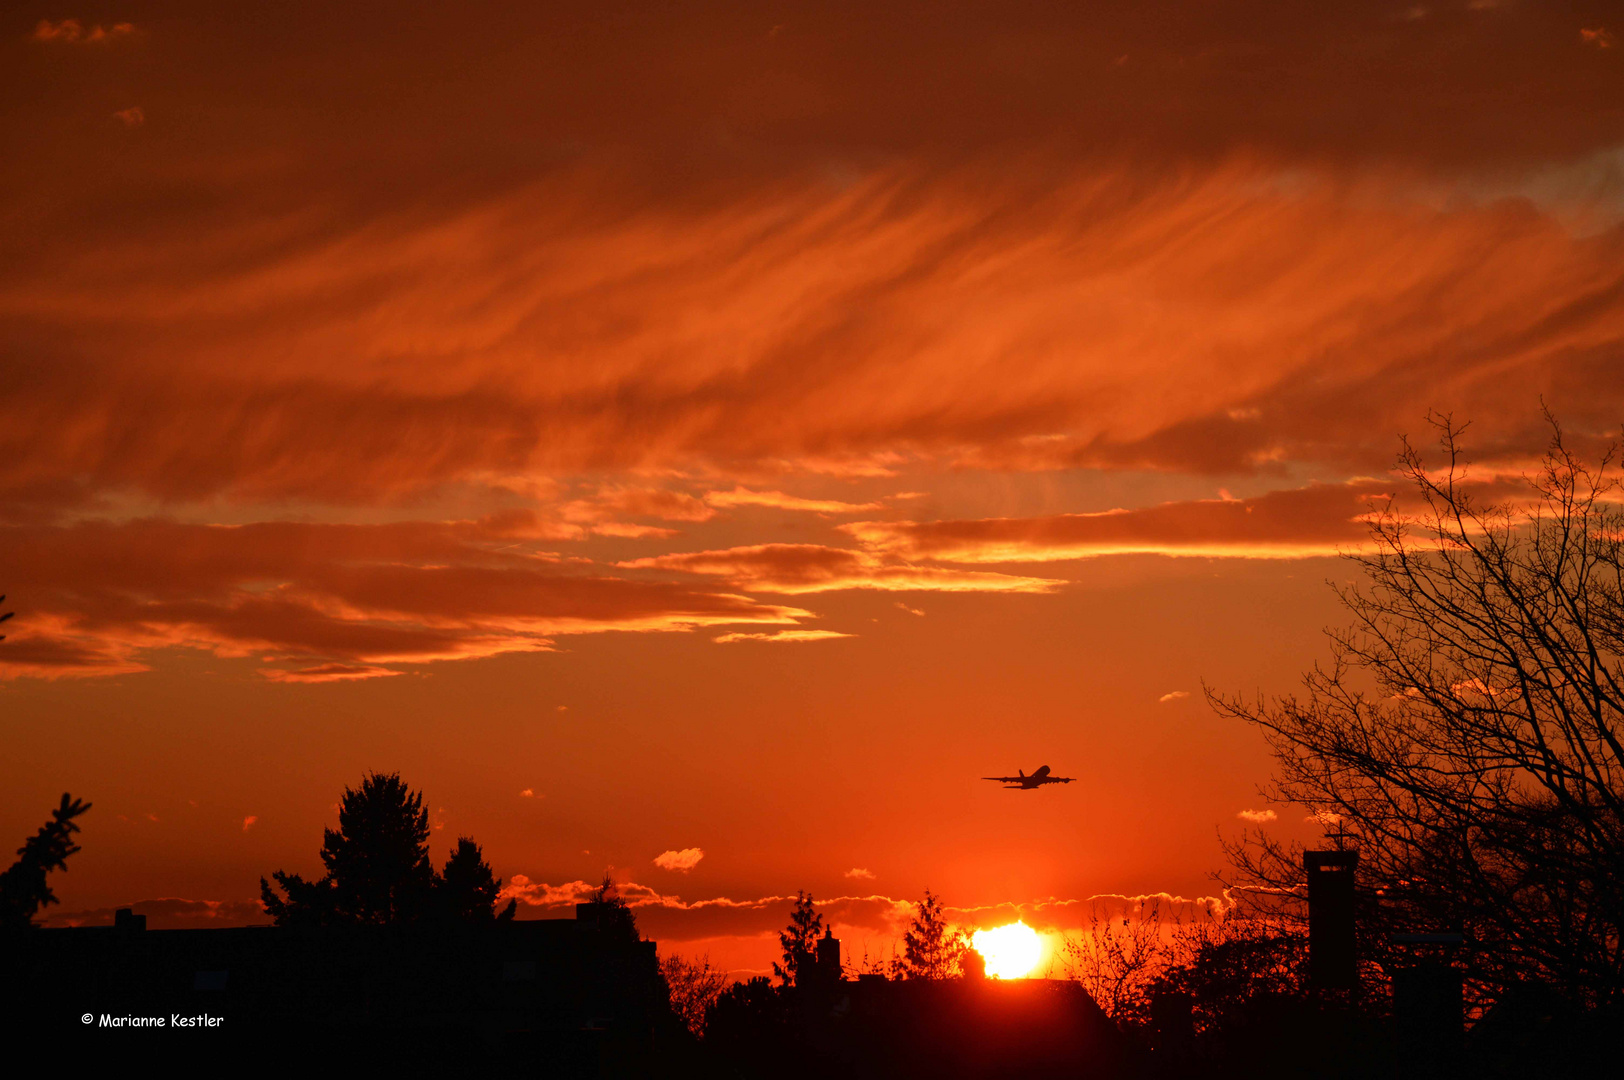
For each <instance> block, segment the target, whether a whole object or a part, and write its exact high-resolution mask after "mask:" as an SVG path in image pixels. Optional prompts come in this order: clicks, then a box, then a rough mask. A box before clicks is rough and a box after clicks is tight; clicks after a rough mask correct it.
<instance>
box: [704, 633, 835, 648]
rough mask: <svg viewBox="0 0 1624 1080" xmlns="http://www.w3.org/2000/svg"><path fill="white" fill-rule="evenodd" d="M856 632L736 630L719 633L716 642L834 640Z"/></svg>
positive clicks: (729, 643)
mask: <svg viewBox="0 0 1624 1080" xmlns="http://www.w3.org/2000/svg"><path fill="white" fill-rule="evenodd" d="M856 636H857V635H856V634H842V633H838V632H837V631H834V630H775V631H772V632H770V633H745V632H739V631H735V632H734V633H731V634H718V635H717V636H716V637H715V639H714V640H715V642H716V644H718V645H732V644H735V643H737V642H740V641H777V642H790V643H794V642H806V641H833V640H834V639H835V638H849V637H856Z"/></svg>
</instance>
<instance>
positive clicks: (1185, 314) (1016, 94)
mask: <svg viewBox="0 0 1624 1080" xmlns="http://www.w3.org/2000/svg"><path fill="white" fill-rule="evenodd" d="M335 8H336V10H335ZM876 8H881V9H883V10H878V11H877V10H876ZM1621 36H1624V20H1621V19H1620V18H1619V15H1618V11H1617V8H1616V6H1614V5H1611V4H1607V3H1592V4H1583V3H1572V4H1536V3H1533V2H1531V0H1450V2H1448V3H1435V4H1422V5H1408V4H1401V3H1347V4H1337V5H1314V4H1307V5H1305V4H1302V3H1297V2H1286V0H1279V2H1258V0H1252V2H1237V3H1224V4H1218V3H1207V2H1189V3H1183V4H1146V3H1142V2H1133V3H1128V2H1122V3H1108V4H1101V5H1076V4H1049V5H1044V4H1000V5H971V4H959V3H931V4H893V5H875V4H871V3H870V4H852V5H840V4H817V5H802V4H773V3H749V4H746V3H738V4H705V5H667V4H647V5H636V4H625V5H617V4H612V3H594V4H582V5H570V4H562V3H554V4H545V5H526V4H457V5H424V4H405V5H399V6H397V7H396V8H394V9H391V10H390V11H389V12H387V13H383V12H380V11H377V10H374V9H373V8H371V7H367V6H361V5H357V6H353V7H352V6H348V5H336V6H335V5H330V4H317V3H282V4H277V5H274V6H272V7H270V8H267V9H264V10H256V11H254V12H252V13H250V12H247V11H246V10H244V9H242V8H240V7H239V6H234V5H224V6H222V5H218V4H202V3H196V2H191V3H179V2H177V3H130V4H124V5H95V4H81V5H79V6H77V7H70V8H50V7H37V6H36V7H31V6H30V5H28V4H24V5H22V6H21V7H17V6H13V8H12V9H10V10H8V13H7V14H6V15H5V16H4V19H3V21H0V88H3V91H4V92H3V93H0V138H3V140H4V141H3V143H0V194H3V201H0V206H3V207H4V209H3V210H0V215H3V217H0V220H3V222H4V228H3V229H0V391H3V392H0V574H3V580H0V591H5V592H6V593H8V594H9V595H10V600H9V604H10V606H11V607H14V608H15V609H16V611H17V617H16V618H15V619H14V620H13V621H12V622H10V623H8V624H7V630H8V631H10V636H9V637H8V639H7V640H6V641H5V642H4V643H3V644H0V717H3V719H0V723H3V725H4V729H3V730H4V736H3V737H4V741H5V748H6V753H4V754H0V790H3V791H4V793H5V794H4V795H3V796H0V835H6V836H16V837H17V838H18V839H19V842H20V839H21V837H23V836H24V835H26V834H27V833H28V832H29V831H31V830H32V829H34V828H35V827H37V825H38V824H39V821H40V820H42V819H43V816H44V814H45V813H46V810H47V808H48V807H49V806H50V805H51V804H53V803H54V802H55V800H56V798H57V797H58V796H59V795H60V793H61V792H62V791H63V790H71V791H72V792H73V793H74V794H75V795H82V796H84V797H86V798H88V799H90V800H91V801H92V802H93V803H94V804H95V809H94V811H93V812H92V814H91V816H90V817H89V818H87V819H86V825H85V834H84V851H83V852H82V853H81V854H80V855H78V856H75V858H74V861H73V863H72V869H71V870H70V871H69V872H68V873H66V874H64V875H60V876H59V877H58V878H56V879H54V882H53V884H54V887H55V888H56V890H57V892H58V894H59V895H60V896H61V897H62V899H63V905H62V907H61V908H59V909H56V910H57V912H58V913H59V914H60V915H64V916H68V917H75V918H88V917H93V916H92V915H86V914H85V913H98V912H102V913H104V912H105V909H109V908H111V907H114V906H118V905H123V904H128V903H132V902H155V901H158V900H163V901H164V902H163V903H162V904H157V903H149V904H148V905H147V909H148V910H149V911H151V912H152V914H153V915H154V918H155V920H156V921H155V925H156V924H160V923H167V924H169V925H183V924H184V925H192V924H197V923H198V922H199V921H204V920H211V919H212V920H214V921H216V922H229V921H241V920H242V919H244V918H252V917H253V913H254V910H255V905H254V904H253V903H252V901H253V898H254V896H255V893H256V887H257V878H258V876H259V875H260V874H261V873H265V872H268V871H270V870H272V869H276V868H287V869H296V870H302V871H307V872H308V871H310V870H312V869H314V868H315V866H316V865H317V860H316V850H317V848H318V846H319V839H320V830H321V828H322V826H323V825H324V824H329V823H331V820H332V818H333V816H334V815H333V811H332V806H333V804H334V803H335V802H336V800H337V797H338V795H339V793H340V792H341V790H342V788H343V786H344V785H345V784H346V783H350V784H353V783H355V782H356V781H357V780H358V779H359V777H360V776H361V774H362V773H363V772H364V771H366V770H369V769H381V770H399V771H400V772H402V774H403V775H404V776H405V777H406V778H407V779H408V780H409V781H410V782H411V783H412V784H414V785H416V786H419V787H421V788H423V789H424V790H425V791H426V792H427V793H428V798H429V802H430V804H431V805H432V806H433V807H434V821H435V823H436V829H437V831H436V833H435V839H434V843H435V852H436V856H437V857H438V858H443V857H444V853H445V850H446V849H447V848H448V847H449V846H450V844H451V843H452V842H453V841H454V840H455V838H456V836H457V835H458V834H459V833H471V834H472V835H474V836H475V837H476V838H477V839H478V840H479V841H480V842H481V843H483V844H484V845H485V848H486V851H487V854H488V855H489V857H490V859H491V861H492V863H493V865H494V867H495V869H496V871H497V873H498V874H500V875H502V876H504V877H508V878H510V879H514V880H516V881H517V882H518V886H519V887H518V889H517V895H520V896H521V897H522V898H523V899H525V900H526V901H528V902H530V906H528V907H527V908H526V909H525V910H526V912H527V913H528V914H531V915H536V916H539V915H554V914H559V913H561V912H562V911H563V909H562V908H560V907H558V906H556V905H558V904H562V903H565V902H569V901H571V900H573V898H574V897H575V896H576V894H577V893H579V891H580V887H579V886H578V885H576V884H572V883H578V882H582V881H587V882H590V881H593V880H596V878H597V877H598V876H599V875H601V873H602V872H603V870H604V868H605V867H606V866H612V867H613V868H614V872H615V875H616V876H617V878H619V879H621V880H622V881H624V882H625V883H626V888H627V889H628V892H629V895H632V896H633V897H634V898H635V899H636V900H637V902H638V903H639V904H640V905H641V906H640V907H639V912H640V918H641V920H642V923H643V925H644V927H645V930H646V931H647V932H649V933H651V934H654V935H656V936H658V937H660V938H661V939H662V940H663V941H668V942H671V943H672V947H675V948H677V949H679V950H700V951H704V950H709V951H710V952H711V953H712V954H713V956H714V957H716V958H718V959H719V960H720V961H721V962H723V963H724V965H725V966H728V967H730V968H732V969H734V970H739V971H743V970H747V969H751V968H760V967H763V966H764V965H765V963H766V961H767V958H768V955H769V953H770V951H771V950H770V949H769V948H768V945H767V939H766V938H763V937H761V936H760V935H762V934H764V933H766V932H768V931H770V930H771V929H772V928H774V927H776V926H777V925H779V924H780V923H781V922H782V921H783V915H784V910H785V907H786V903H785V902H784V901H783V899H782V898H783V897H784V896H786V895H787V894H793V892H794V890H796V889H797V888H806V889H810V890H812V891H813V892H814V893H815V894H816V895H817V896H819V897H830V898H833V897H845V898H847V899H845V900H842V901H841V902H840V903H839V904H835V905H832V906H831V907H830V908H828V911H829V913H830V915H831V917H832V918H834V919H835V920H836V921H837V923H838V924H839V926H840V927H841V928H842V932H843V933H845V934H846V935H847V936H848V937H850V938H851V939H852V940H853V941H854V942H860V941H863V940H872V941H875V942H879V941H882V940H883V939H884V937H885V935H886V934H887V933H888V932H889V928H890V927H891V926H892V925H893V924H894V919H895V918H896V916H897V913H898V909H897V908H896V907H895V906H894V904H893V903H892V901H894V900H906V899H913V898H917V897H918V896H919V895H920V893H921V892H922V890H923V889H924V888H926V887H927V886H928V887H930V888H932V889H934V890H936V891H937V892H938V893H940V894H942V895H943V896H944V897H946V899H947V901H948V902H949V904H950V905H953V906H954V907H956V908H958V909H960V911H961V913H962V914H961V917H963V918H965V919H966V920H969V921H975V922H978V923H983V924H984V923H987V922H991V921H996V920H1000V919H1004V918H1007V917H1008V916H1009V915H1010V914H1012V913H1014V912H1016V911H1019V912H1020V913H1021V914H1023V915H1024V916H1025V917H1026V918H1027V920H1028V921H1029V922H1032V923H1033V924H1034V925H1040V926H1061V927H1064V926H1075V925H1078V920H1079V918H1080V917H1081V915H1080V914H1079V913H1081V912H1083V911H1084V910H1085V909H1086V908H1087V907H1088V902H1089V900H1090V898H1095V897H1100V898H1105V899H1103V900H1101V901H1099V902H1100V903H1102V904H1106V905H1108V906H1112V905H1114V906H1113V907H1112V909H1113V910H1117V909H1131V907H1132V903H1133V902H1132V901H1131V900H1128V899H1122V898H1132V897H1137V896H1141V895H1148V894H1162V893H1167V894H1171V895H1173V896H1176V897H1181V898H1184V899H1186V900H1189V901H1191V902H1192V903H1193V904H1195V905H1197V906H1199V903H1200V898H1202V897H1211V896H1215V895H1217V888H1218V887H1217V885H1216V884H1215V883H1214V882H1213V881H1212V880H1211V878H1210V876H1209V875H1210V873H1211V872H1212V871H1213V870H1215V869H1217V868H1218V867H1219V866H1220V865H1221V863H1222V858H1221V854H1220V852H1219V850H1218V845H1217V832H1218V831H1219V830H1225V831H1226V832H1233V831H1234V830H1236V829H1238V828H1240V827H1241V826H1242V825H1244V824H1245V821H1244V820H1242V819H1241V818H1240V817H1239V815H1240V814H1241V813H1242V812H1243V811H1258V810H1262V809H1264V808H1265V804H1264V803H1263V802H1261V801H1260V799H1259V797H1258V795H1257V787H1258V785H1259V784H1261V783H1263V782H1264V781H1266V779H1267V776H1268V760H1267V756H1266V754H1265V752H1264V749H1263V746H1262V744H1261V740H1260V739H1258V738H1257V737H1256V736H1255V735H1254V734H1253V733H1251V732H1249V731H1247V730H1244V729H1239V728H1236V727H1235V726H1233V725H1231V724H1227V723H1225V722H1222V721H1220V720H1219V719H1217V718H1216V717H1215V716H1214V715H1212V713H1211V712H1210V710H1208V709H1207V707H1206V706H1205V704H1204V701H1203V699H1202V692H1201V690H1202V683H1203V681H1205V682H1206V683H1207V684H1208V685H1211V686H1214V687H1217V688H1221V689H1224V690H1226V691H1229V690H1235V691H1239V690H1244V691H1249V692H1250V691H1253V690H1264V691H1279V690H1284V689H1287V688H1289V687H1290V686H1291V685H1292V683H1293V680H1294V678H1295V675H1296V673H1298V672H1299V671H1300V670H1302V669H1303V668H1304V667H1305V666H1307V665H1308V664H1310V663H1312V662H1313V660H1315V659H1316V658H1318V657H1320V656H1321V655H1323V648H1322V638H1321V636H1320V633H1319V631H1320V629H1321V628H1322V627H1324V626H1326V625H1330V624H1335V623H1337V622H1339V621H1340V617H1339V615H1338V613H1337V610H1336V608H1335V604H1334V601H1333V598H1332V597H1331V596H1330V593H1329V590H1328V589H1327V588H1326V586H1325V582H1326V580H1327V578H1332V579H1338V580H1341V579H1343V578H1345V577H1346V576H1348V573H1349V570H1348V568H1346V567H1345V566H1343V565H1342V564H1340V563H1339V562H1337V561H1336V558H1335V555H1336V552H1338V551H1339V550H1341V551H1346V550H1349V549H1351V548H1352V547H1354V546H1356V545H1357V544H1358V543H1359V542H1360V539H1361V537H1362V535H1363V529H1362V525H1361V524H1360V521H1359V518H1360V517H1361V515H1364V514H1367V513H1369V512H1370V510H1371V509H1372V508H1373V506H1375V505H1377V504H1379V503H1380V502H1381V500H1382V499H1383V498H1384V497H1385V496H1386V495H1387V494H1388V493H1390V492H1392V491H1393V490H1395V487H1396V485H1395V482H1394V480H1393V477H1392V476H1391V475H1390V473H1389V472H1388V468H1389V466H1390V464H1391V462H1392V459H1393V455H1394V452H1395V450H1396V448H1397V437H1398V436H1399V435H1400V434H1401V433H1411V434H1415V435H1419V436H1422V437H1424V434H1425V423H1424V417H1425V415H1426V414H1427V412H1428V410H1441V411H1445V412H1451V413H1453V414H1454V415H1455V416H1456V417H1457V418H1460V419H1470V420H1472V421H1473V423H1474V426H1473V428H1472V429H1471V433H1470V438H1469V440H1468V441H1469V442H1470V443H1471V445H1472V446H1473V448H1474V452H1475V455H1476V461H1477V466H1476V467H1477V473H1476V475H1477V476H1478V477H1479V479H1480V481H1481V482H1482V483H1483V485H1484V489H1483V490H1484V493H1485V494H1486V495H1494V494H1497V493H1504V492H1509V491H1511V490H1513V485H1512V483H1511V478H1514V477H1515V475H1516V474H1517V473H1518V472H1519V471H1520V470H1522V469H1524V468H1525V467H1526V466H1527V464H1528V463H1529V462H1530V461H1531V460H1532V459H1533V457H1534V456H1535V455H1537V453H1538V451H1539V450H1540V449H1541V447H1542V445H1543V441H1544V429H1543V427H1542V420H1541V417H1540V402H1541V400H1542V399H1543V401H1544V402H1545V403H1546V404H1547V405H1549V406H1550V408H1551V409H1552V410H1554V411H1555V412H1556V413H1557V414H1558V415H1559V416H1560V417H1561V418H1562V420H1563V422H1564V424H1565V425H1566V426H1567V428H1568V430H1569V431H1570V433H1571V434H1572V435H1573V437H1574V441H1575V442H1576V443H1578V444H1579V445H1581V446H1595V445H1599V444H1600V443H1601V442H1602V441H1604V440H1605V439H1606V438H1608V437H1609V436H1610V435H1611V434H1613V433H1615V432H1616V431H1617V428H1618V424H1619V422H1620V420H1621V419H1624V409H1621V408H1620V403H1621V401H1624V224H1621V223H1624V42H1621V40H1620V38H1621ZM1041 764H1049V765H1051V766H1053V767H1054V769H1055V771H1056V772H1057V773H1060V774H1063V775H1070V776H1076V777H1078V778H1079V781H1080V782H1079V783H1077V784H1073V785H1071V786H1070V787H1068V788H1065V789H1058V790H1047V791H1042V792H1037V793H1031V794H1014V793H1009V792H1004V791H1000V790H998V789H996V788H995V787H994V786H993V785H990V784H986V783H983V782H981V781H979V780H977V779H976V778H977V777H979V776H982V775H986V774H989V773H999V774H1002V773H1006V772H1012V771H1014V770H1015V769H1017V768H1026V769H1032V768H1035V767H1037V766H1038V765H1041ZM1277 813H1278V820H1277V821H1275V822H1273V823H1271V824H1270V825H1269V827H1271V828H1276V829H1279V830H1282V831H1283V832H1285V833H1287V834H1288V835H1297V836H1311V835H1313V829H1312V828H1311V827H1310V826H1308V825H1307V824H1304V823H1303V822H1302V814H1301V812H1300V811H1293V810H1291V809H1290V808H1284V807H1282V808H1277ZM689 849H697V850H698V852H701V853H702V854H699V855H696V854H694V853H693V852H691V851H689ZM676 852H688V854H687V855H685V856H680V857H679V856H676V855H669V854H668V853H676ZM662 856H665V857H663V858H662ZM656 860H659V861H658V863H657V862H656ZM1009 905H1024V906H1019V907H1011V906H1009Z"/></svg>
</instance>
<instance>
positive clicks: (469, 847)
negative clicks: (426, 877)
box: [434, 836, 519, 924]
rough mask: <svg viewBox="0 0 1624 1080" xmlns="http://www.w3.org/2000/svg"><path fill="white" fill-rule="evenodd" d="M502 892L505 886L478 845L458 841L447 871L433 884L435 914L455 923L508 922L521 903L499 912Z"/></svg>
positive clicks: (463, 838)
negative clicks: (499, 900)
mask: <svg viewBox="0 0 1624 1080" xmlns="http://www.w3.org/2000/svg"><path fill="white" fill-rule="evenodd" d="M501 892H502V882H501V881H500V880H499V879H498V878H496V877H495V876H494V875H493V874H492V873H491V868H490V866H489V864H487V863H486V862H485V856H484V853H483V852H481V851H480V849H479V845H478V844H476V843H474V841H473V840H472V839H471V838H469V837H466V836H460V837H458V838H457V846H456V848H455V849H453V850H452V852H451V857H450V858H449V859H447V860H446V863H445V870H444V871H443V872H442V873H441V874H440V876H439V877H438V879H436V881H435V883H434V898H435V905H434V906H435V911H436V913H437V914H439V915H440V916H441V917H442V918H445V919H449V920H451V921H455V922H465V923H474V924H481V923H492V922H508V921H509V920H511V919H512V918H513V914H514V912H515V911H516V910H518V906H519V902H518V901H517V900H509V901H508V902H507V906H506V907H504V908H503V909H502V910H501V912H498V911H497V910H496V901H497V899H498V897H499V896H500V895H501Z"/></svg>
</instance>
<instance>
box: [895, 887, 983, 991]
mask: <svg viewBox="0 0 1624 1080" xmlns="http://www.w3.org/2000/svg"><path fill="white" fill-rule="evenodd" d="M969 947H970V939H969V938H968V937H967V936H966V935H965V933H964V931H962V930H958V929H955V928H954V927H952V926H949V925H948V922H947V917H946V916H945V915H943V914H942V899H941V897H939V896H936V895H935V894H933V893H932V892H931V891H930V890H929V889H926V890H925V899H924V901H923V902H921V903H920V905H919V912H918V914H916V915H915V916H914V918H913V923H912V925H910V926H909V927H908V932H907V933H905V934H903V935H902V958H901V959H900V960H898V961H897V963H896V973H897V974H898V975H899V976H901V977H902V978H904V979H951V978H953V977H955V976H956V975H958V974H959V971H960V967H961V964H962V961H963V959H964V953H965V951H966V950H967V949H969Z"/></svg>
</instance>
